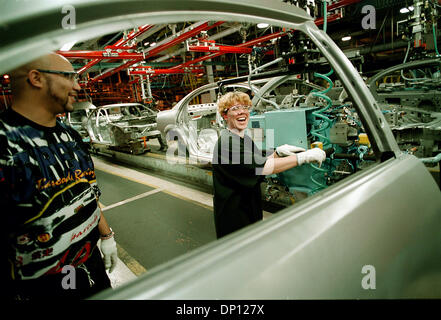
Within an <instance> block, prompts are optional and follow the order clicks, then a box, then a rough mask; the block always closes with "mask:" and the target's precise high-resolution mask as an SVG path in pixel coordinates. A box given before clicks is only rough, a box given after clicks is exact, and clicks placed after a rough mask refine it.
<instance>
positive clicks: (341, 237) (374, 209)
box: [0, 0, 441, 299]
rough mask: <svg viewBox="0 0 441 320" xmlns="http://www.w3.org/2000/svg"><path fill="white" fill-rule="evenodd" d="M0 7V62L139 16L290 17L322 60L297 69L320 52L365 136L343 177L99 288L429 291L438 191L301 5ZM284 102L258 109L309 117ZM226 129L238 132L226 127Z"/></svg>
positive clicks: (152, 294) (162, 292) (339, 294)
mask: <svg viewBox="0 0 441 320" xmlns="http://www.w3.org/2000/svg"><path fill="white" fill-rule="evenodd" d="M24 3H26V6H24V5H23V4H24ZM67 3H69V4H71V5H72V6H73V7H74V8H75V11H76V25H75V29H63V28H60V23H61V19H62V17H63V15H62V14H61V8H62V6H63V5H64V4H67ZM0 15H1V16H0V21H2V28H1V29H0V39H2V46H1V47H0V73H4V72H7V71H9V70H11V69H14V68H16V67H18V66H20V65H23V64H24V63H27V62H29V61H31V60H33V59H36V58H38V57H39V56H42V55H43V54H45V53H48V52H50V51H52V50H56V49H58V48H59V47H61V45H62V44H63V43H66V42H68V41H72V40H77V41H84V40H86V39H90V38H94V37H97V36H102V35H104V34H108V33H111V32H117V31H120V30H129V29H133V28H138V27H139V26H141V25H145V24H149V25H150V24H151V25H154V24H167V23H173V22H178V21H181V22H182V21H217V22H220V21H240V22H248V23H253V24H256V23H258V22H262V23H268V24H271V25H272V26H278V27H283V28H286V30H289V29H295V30H296V32H299V33H303V34H302V36H305V37H306V38H308V40H309V41H310V42H311V44H313V45H314V46H315V47H314V52H320V53H321V54H322V58H323V61H319V60H317V61H315V60H314V62H315V63H314V64H310V65H308V67H306V65H305V64H301V63H296V64H295V65H294V66H293V67H294V69H295V70H296V71H298V70H300V71H299V72H306V73H308V72H309V73H310V72H311V70H310V69H309V68H312V66H318V65H321V64H323V63H326V62H327V63H328V65H326V67H327V68H328V67H332V69H333V70H334V76H335V77H337V78H338V80H340V82H341V84H342V85H343V87H344V89H345V91H346V93H347V95H348V96H349V97H350V100H351V102H352V104H353V108H354V112H356V113H357V115H358V117H359V119H360V121H361V122H362V127H363V129H364V130H365V133H366V134H367V135H368V136H369V142H370V144H371V151H372V155H370V157H371V158H370V161H371V165H370V166H369V167H368V168H366V169H363V170H357V171H356V172H355V170H354V172H351V173H353V174H350V175H348V177H347V178H345V179H344V180H342V181H339V182H337V183H335V184H334V185H332V186H330V187H329V188H328V189H325V190H324V191H322V192H319V193H317V194H315V195H313V196H311V197H309V198H307V199H305V200H304V201H302V202H301V203H300V204H296V205H295V206H292V207H289V208H287V209H285V210H283V211H281V212H280V213H278V214H277V216H274V217H272V218H271V219H268V220H265V221H261V222H257V223H254V224H253V225H251V226H248V227H246V228H243V229H242V230H240V231H238V232H235V233H233V234H231V235H228V236H226V237H224V238H222V239H221V240H219V241H216V242H214V243H211V244H208V245H206V246H203V247H201V248H199V249H197V250H195V251H193V252H191V253H189V254H186V255H184V256H181V257H178V258H176V259H174V260H172V261H169V262H167V263H165V264H164V265H162V266H159V267H157V268H155V269H154V270H151V271H149V273H148V274H146V275H145V276H143V277H142V278H140V279H139V280H138V281H134V282H132V283H129V284H128V285H126V286H123V287H121V288H119V289H117V290H115V291H106V292H103V293H102V294H101V295H100V296H98V297H97V298H111V299H128V298H131V299H287V298H288V299H294V298H303V299H305V298H306V299H311V298H325V299H336V298H344V299H347V298H399V297H403V295H406V297H415V296H416V295H417V294H418V292H417V290H415V288H416V287H417V286H416V285H415V284H418V289H421V288H423V289H425V293H427V294H428V295H430V294H433V293H434V292H435V293H436V291H434V290H433V286H434V285H433V283H436V282H434V281H431V282H429V281H426V280H425V279H433V277H431V275H432V274H435V275H437V272H439V270H440V268H441V265H440V264H441V262H440V260H439V259H438V256H437V255H436V254H433V253H434V252H440V250H441V242H440V241H439V239H440V237H441V234H440V232H441V228H439V225H440V223H441V217H440V212H441V197H440V191H439V189H438V187H437V186H436V184H435V183H434V182H433V180H432V177H431V176H430V174H429V173H428V172H427V170H426V168H425V167H424V165H423V164H422V163H420V161H419V160H418V159H416V158H415V157H413V156H411V155H408V154H403V153H402V152H401V151H400V149H399V148H398V145H397V143H396V141H395V139H394V136H393V134H392V132H391V130H390V128H389V127H388V126H387V125H386V124H385V119H384V116H383V115H382V113H381V110H380V108H379V107H378V105H377V103H376V102H375V100H374V98H373V97H372V94H371V93H370V92H369V90H368V88H367V87H366V85H365V84H364V82H363V79H362V78H361V77H360V75H359V74H358V72H357V70H356V69H355V68H354V66H353V65H352V64H351V62H350V61H349V60H348V59H347V58H346V56H345V55H344V54H343V53H342V51H341V50H340V49H339V48H338V47H337V46H336V44H335V43H334V42H333V41H332V40H331V38H330V37H329V36H328V35H326V33H324V32H323V31H321V30H319V29H318V28H317V26H316V25H315V24H314V22H313V19H312V18H311V17H310V16H309V15H308V14H307V13H306V12H305V11H303V10H302V9H299V8H297V7H295V6H292V5H289V4H287V3H283V2H282V1H272V0H271V1H270V0H268V1H265V0H244V1H233V0H188V1H172V0H161V1H157V0H155V1H154V0H144V1H143V0H127V1H123V0H101V1H92V0H90V1H87V0H65V1H64V0H63V1H57V2H55V1H51V0H42V1H38V2H36V1H33V2H29V1H4V2H3V3H2V8H1V10H0ZM210 23H211V22H210ZM35 26H43V27H40V28H35ZM11 30H14V32H11ZM150 48H154V47H149V49H147V50H152V51H146V52H144V54H143V56H142V59H151V58H152V56H150V55H149V53H151V52H153V53H154V51H153V49H150ZM115 54H118V55H119V54H121V55H122V53H115ZM106 58H110V57H106ZM120 58H121V56H120ZM288 58H289V57H288ZM302 58H304V56H302ZM296 61H297V60H296ZM296 68H297V69H296ZM47 70H60V71H68V70H67V69H54V68H52V69H50V68H47ZM312 71H314V70H312ZM112 72H113V71H112ZM48 76H57V77H58V75H48ZM65 80H66V81H67V79H65ZM308 98H311V99H312V98H314V97H308ZM240 105H249V103H242V102H241V103H240ZM305 110H307V108H303V109H301V110H300V111H301V112H306V111H305ZM236 111H237V112H238V113H239V115H240V116H237V114H236ZM236 111H234V110H231V109H230V110H229V111H228V112H227V116H228V115H231V116H233V115H234V116H237V117H236V118H235V120H234V121H235V123H234V125H235V126H236V127H237V129H242V128H243V127H244V125H245V123H247V121H249V118H250V115H249V114H248V113H247V111H245V110H243V109H240V110H236ZM281 111H284V112H281ZM288 111H289V112H286V110H274V111H272V113H270V115H271V116H273V117H274V118H270V117H268V118H267V119H266V120H267V122H268V123H269V122H270V121H271V119H275V118H277V119H278V121H279V122H278V123H281V124H282V125H281V126H282V127H283V129H284V130H286V132H289V133H290V134H293V132H294V131H295V130H296V129H298V128H299V127H300V124H302V125H304V126H305V127H306V125H305V121H306V120H303V123H300V122H296V123H295V125H293V123H292V122H290V119H291V118H288V116H287V115H290V116H292V115H297V114H299V113H296V112H297V111H299V110H298V109H296V110H288ZM258 116H259V115H258ZM305 117H306V116H305ZM266 120H265V121H266ZM259 121H260V123H264V120H262V117H260V118H259V117H256V118H255V122H256V124H258V122H259ZM305 130H306V128H305ZM227 133H228V132H227ZM228 134H229V137H234V138H238V139H239V138H240V136H239V135H236V134H234V133H231V131H230V132H229V133H228ZM305 135H306V134H305ZM304 142H305V145H306V140H305V141H304ZM244 145H245V144H244ZM308 147H309V145H308ZM336 155H337V154H336ZM344 156H345V157H347V158H348V159H345V160H348V162H349V161H351V160H354V162H356V161H360V158H359V157H358V158H355V159H353V158H354V155H352V158H351V154H349V153H348V154H344ZM290 157H292V158H291V159H292V160H294V159H297V157H296V156H295V155H292V156H290ZM287 158H289V157H285V159H287ZM262 160H266V159H262ZM275 160H277V159H275ZM287 161H288V160H287ZM291 163H294V161H292V162H291ZM258 166H259V167H262V164H261V163H259V165H258ZM348 166H349V165H348ZM251 167H252V166H251ZM304 168H306V167H304ZM254 169H255V168H252V170H253V173H254ZM339 169H341V168H339ZM343 169H344V168H343ZM357 169H358V168H357ZM314 170H316V169H314ZM316 171H317V172H319V170H316ZM336 171H337V170H336ZM339 171H344V170H339ZM348 172H349V171H348ZM230 174H231V172H230ZM233 178H234V177H233ZM253 179H254V180H258V178H255V177H254V178H252V179H251V180H253ZM244 181H245V180H242V179H241V182H244ZM245 182H246V181H245ZM251 182H254V181H251ZM251 184H253V183H251ZM253 186H255V184H253ZM224 195H225V194H224ZM244 205H247V204H241V206H242V207H243V206H244ZM416 212H418V214H415V213H416ZM385 244H387V245H385ZM366 264H369V265H372V266H374V267H375V270H376V274H377V275H379V279H378V280H377V282H376V289H375V290H365V289H364V288H363V287H362V285H361V281H362V278H363V273H362V270H363V266H364V265H366ZM380 275H381V281H380ZM311 282H313V283H311ZM438 292H439V291H438Z"/></svg>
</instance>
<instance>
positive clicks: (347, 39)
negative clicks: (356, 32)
mask: <svg viewBox="0 0 441 320" xmlns="http://www.w3.org/2000/svg"><path fill="white" fill-rule="evenodd" d="M349 40H351V36H346V37H343V38H341V41H349Z"/></svg>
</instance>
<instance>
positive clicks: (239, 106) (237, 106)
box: [225, 105, 252, 113]
mask: <svg viewBox="0 0 441 320" xmlns="http://www.w3.org/2000/svg"><path fill="white" fill-rule="evenodd" d="M251 107H252V106H249V105H235V106H232V107H230V108H228V109H227V110H225V113H227V112H228V110H231V111H233V112H236V111H239V110H243V111H249V110H250V109H251Z"/></svg>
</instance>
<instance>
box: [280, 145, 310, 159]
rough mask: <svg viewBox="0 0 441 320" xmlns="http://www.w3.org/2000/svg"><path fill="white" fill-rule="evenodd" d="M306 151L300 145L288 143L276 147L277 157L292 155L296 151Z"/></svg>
mask: <svg viewBox="0 0 441 320" xmlns="http://www.w3.org/2000/svg"><path fill="white" fill-rule="evenodd" d="M302 151H306V150H305V149H303V148H301V147H296V146H292V145H289V144H284V145H281V146H279V147H277V148H276V153H277V155H278V156H279V157H287V156H292V155H293V154H295V153H296V152H302Z"/></svg>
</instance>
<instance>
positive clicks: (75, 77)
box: [37, 69, 80, 82]
mask: <svg viewBox="0 0 441 320" xmlns="http://www.w3.org/2000/svg"><path fill="white" fill-rule="evenodd" d="M37 71H39V72H43V73H52V74H58V75H60V76H63V77H65V78H66V79H69V80H70V81H73V82H78V79H79V77H80V75H79V74H78V73H77V72H75V71H57V70H45V69H37Z"/></svg>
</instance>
